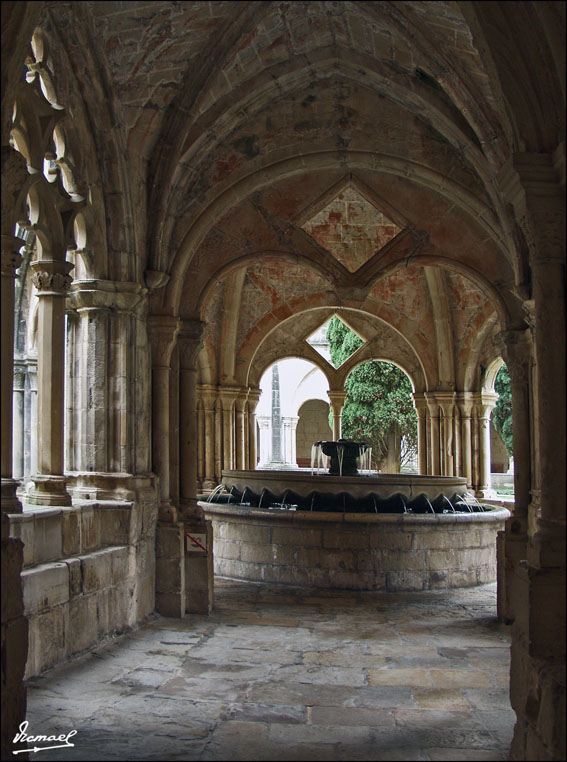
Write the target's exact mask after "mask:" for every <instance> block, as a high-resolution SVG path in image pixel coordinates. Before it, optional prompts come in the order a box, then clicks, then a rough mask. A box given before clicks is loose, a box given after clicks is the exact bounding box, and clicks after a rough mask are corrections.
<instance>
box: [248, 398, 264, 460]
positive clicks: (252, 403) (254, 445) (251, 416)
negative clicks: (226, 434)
mask: <svg viewBox="0 0 567 762" xmlns="http://www.w3.org/2000/svg"><path fill="white" fill-rule="evenodd" d="M260 393H261V392H260V390H259V389H249V390H248V442H249V447H248V468H249V469H251V470H255V469H256V468H257V467H258V442H257V441H256V408H257V407H258V402H259V401H260Z"/></svg>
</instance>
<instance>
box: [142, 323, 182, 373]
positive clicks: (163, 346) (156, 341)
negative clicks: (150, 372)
mask: <svg viewBox="0 0 567 762" xmlns="http://www.w3.org/2000/svg"><path fill="white" fill-rule="evenodd" d="M178 327H179V321H178V319H177V318H174V317H171V316H170V315H152V316H151V317H150V319H149V329H150V330H149V335H150V342H151V346H152V365H153V366H154V367H155V368H169V366H170V360H171V353H172V352H173V348H174V346H175V338H176V336H177V329H178Z"/></svg>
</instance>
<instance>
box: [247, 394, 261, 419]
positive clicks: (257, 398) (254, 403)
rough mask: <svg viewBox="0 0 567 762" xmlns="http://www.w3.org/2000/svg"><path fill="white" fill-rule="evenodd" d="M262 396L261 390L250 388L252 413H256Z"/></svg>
mask: <svg viewBox="0 0 567 762" xmlns="http://www.w3.org/2000/svg"><path fill="white" fill-rule="evenodd" d="M261 395H262V392H261V391H260V389H257V388H256V389H251V388H248V409H249V411H250V412H251V413H255V412H256V408H257V407H258V403H259V402H260V397H261Z"/></svg>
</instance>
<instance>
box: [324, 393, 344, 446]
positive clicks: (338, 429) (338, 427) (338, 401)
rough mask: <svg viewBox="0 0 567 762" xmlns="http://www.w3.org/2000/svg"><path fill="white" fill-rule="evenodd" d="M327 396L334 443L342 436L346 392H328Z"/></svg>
mask: <svg viewBox="0 0 567 762" xmlns="http://www.w3.org/2000/svg"><path fill="white" fill-rule="evenodd" d="M327 395H328V397H329V401H330V403H331V412H332V414H333V441H335V442H336V441H337V440H339V439H340V438H341V436H342V413H343V408H344V406H345V400H346V392H345V391H342V390H338V391H328V392H327Z"/></svg>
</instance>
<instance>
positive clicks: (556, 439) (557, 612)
mask: <svg viewBox="0 0 567 762" xmlns="http://www.w3.org/2000/svg"><path fill="white" fill-rule="evenodd" d="M564 178H565V144H564V142H562V143H560V144H559V145H558V147H557V148H556V150H555V151H554V152H553V153H544V152H543V151H542V152H540V153H517V154H515V155H513V156H511V157H510V160H509V161H508V162H507V164H506V165H505V167H504V168H503V170H502V172H501V175H500V178H499V180H500V184H501V188H502V191H503V196H504V198H505V201H506V202H507V203H509V204H511V205H512V206H513V209H514V212H515V218H516V220H517V221H518V224H519V225H520V227H521V229H522V232H523V234H524V237H525V240H526V243H527V246H528V250H529V272H528V273H526V283H525V285H524V286H523V291H524V293H523V294H522V296H523V298H524V300H525V302H524V303H525V305H526V306H528V308H529V311H530V316H529V320H528V322H529V324H530V325H531V327H532V329H533V335H534V359H535V365H534V371H533V377H532V384H531V391H532V395H531V400H530V401H531V402H532V404H533V411H534V412H533V426H532V432H533V434H532V441H533V442H534V451H533V452H532V454H531V462H532V469H533V470H532V475H531V501H530V505H529V512H528V545H527V558H525V559H523V561H522V562H521V563H520V565H519V569H518V571H517V578H518V580H519V581H518V582H517V584H516V585H515V588H516V593H515V601H514V604H513V608H514V614H515V618H514V624H513V629H512V649H511V656H512V664H511V674H512V676H514V675H515V674H517V673H518V674H521V676H522V679H521V680H512V683H511V690H510V699H511V704H512V707H513V708H514V710H515V711H516V715H517V718H518V719H517V722H516V726H515V730H514V739H513V742H512V748H511V758H512V759H525V758H526V753H527V755H528V756H530V758H534V759H539V758H542V759H543V758H546V757H547V758H557V759H559V758H561V757H562V756H564V749H565V741H564V737H563V738H561V737H560V732H559V733H558V732H557V728H561V727H562V728H564V727H565V717H564V706H565V538H566V532H565V494H566V483H565V482H566V474H565V451H566V424H565V422H566V409H565V405H566V396H567V395H566V391H565V390H566V367H565V343H566V325H565V306H566V305H565V216H566V215H565V179H564ZM526 269H527V268H526ZM530 290H531V292H530ZM515 470H517V471H519V470H520V467H519V466H518V465H516V469H515ZM513 520H514V517H512V521H513Z"/></svg>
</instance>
